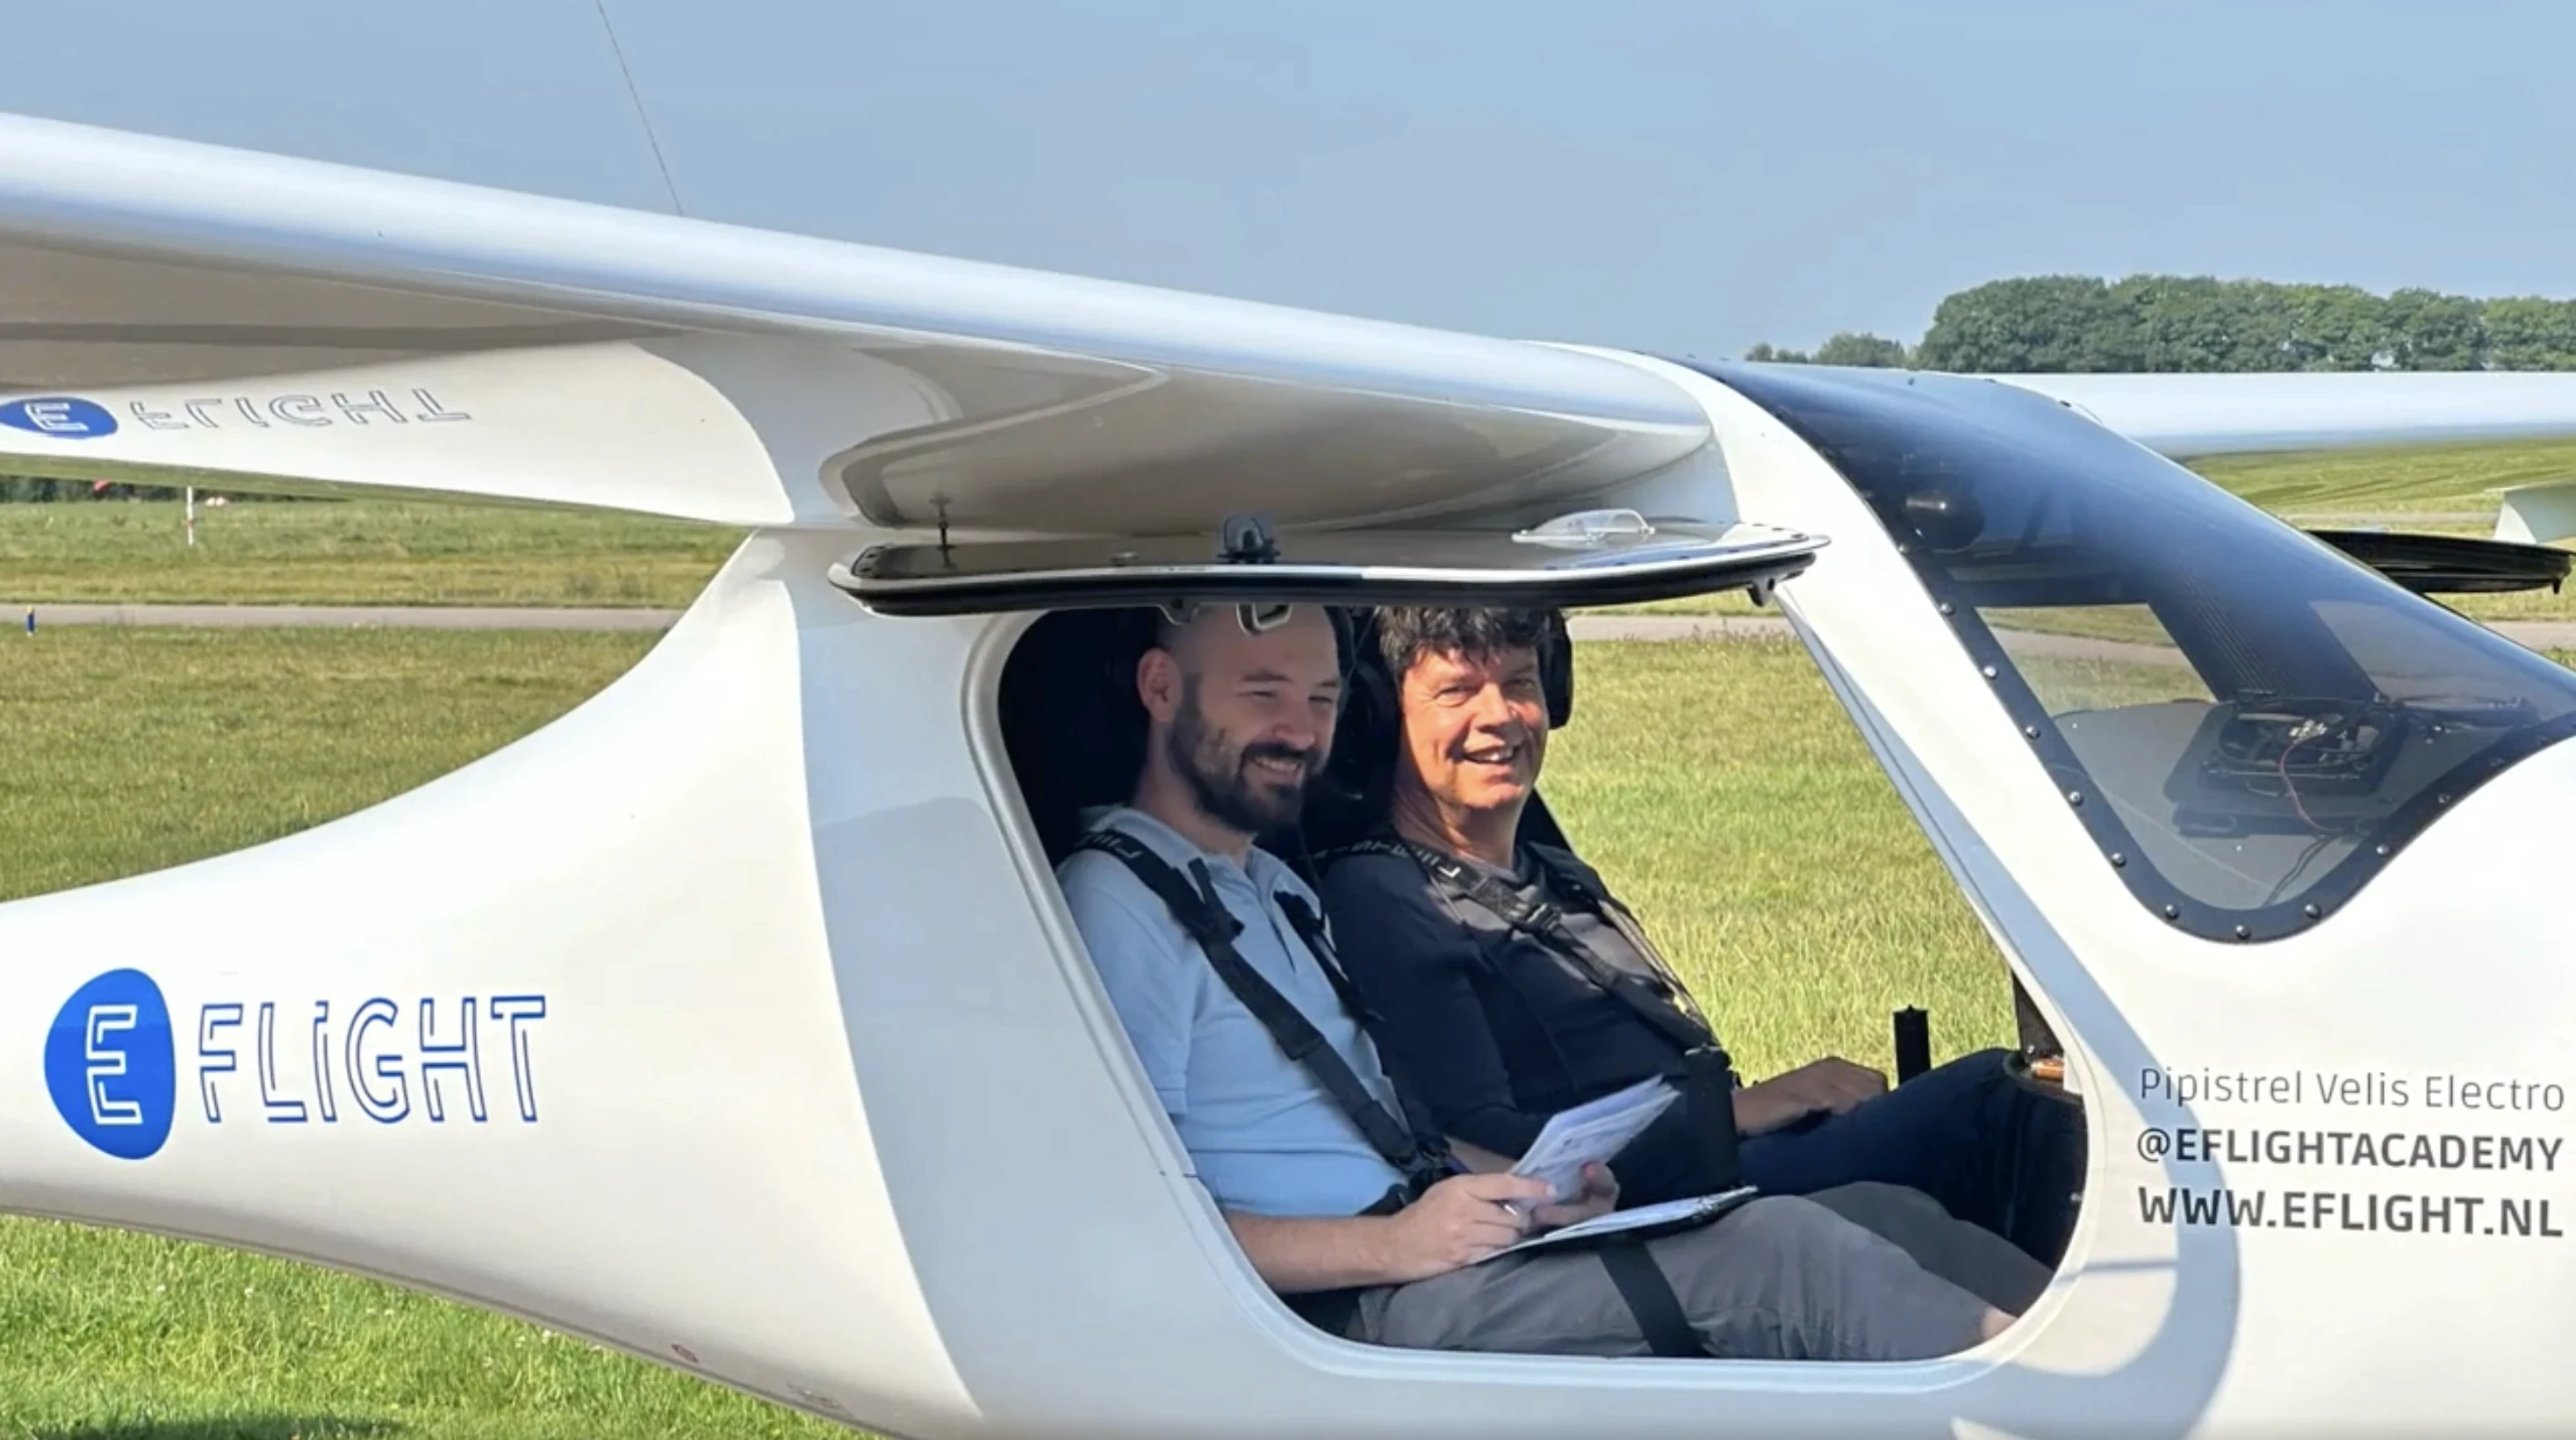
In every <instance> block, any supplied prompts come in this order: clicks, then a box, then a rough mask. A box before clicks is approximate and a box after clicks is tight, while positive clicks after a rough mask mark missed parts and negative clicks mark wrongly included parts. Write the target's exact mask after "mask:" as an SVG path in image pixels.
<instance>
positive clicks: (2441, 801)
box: [2433, 795, 2451, 805]
mask: <svg viewBox="0 0 2576 1440" xmlns="http://www.w3.org/2000/svg"><path fill="white" fill-rule="evenodd" d="M2433 803H2434V804H2436V805H2448V804H2450V803H2451V797H2450V796H2448V795H2436V796H2434V797H2433Z"/></svg>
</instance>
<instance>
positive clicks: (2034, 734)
mask: <svg viewBox="0 0 2576 1440" xmlns="http://www.w3.org/2000/svg"><path fill="white" fill-rule="evenodd" d="M2021 733H2023V734H2024V735H2027V736H2029V737H2030V738H2031V739H2033V740H2036V739H2038V738H2039V727H2038V726H2036V725H2024V726H2023V727H2021Z"/></svg>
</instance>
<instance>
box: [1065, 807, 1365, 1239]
mask: <svg viewBox="0 0 2576 1440" xmlns="http://www.w3.org/2000/svg"><path fill="white" fill-rule="evenodd" d="M1083 821H1084V824H1085V825H1086V826H1088V827H1093V828H1097V827H1098V826H1100V825H1103V824H1108V825H1114V826H1116V827H1117V828H1118V829H1119V830H1121V831H1123V832H1125V833H1126V834H1127V835H1129V836H1130V837H1132V838H1134V839H1136V840H1138V841H1141V842H1143V843H1144V844H1145V845H1146V846H1148V847H1149V848H1151V849H1152V850H1153V852H1154V853H1155V854H1157V855H1160V856H1161V857H1162V858H1163V859H1164V861H1165V862H1167V863H1168V864H1170V865H1171V867H1172V868H1173V869H1174V870H1176V871H1178V872H1180V874H1181V877H1182V879H1183V881H1184V882H1187V881H1188V880H1189V862H1190V861H1192V860H1194V859H1195V860H1200V861H1203V862H1205V864H1206V865H1207V869H1208V875H1209V877H1210V879H1211V880H1213V881H1214V882H1215V885H1216V893H1217V898H1218V899H1219V900H1221V901H1223V902H1224V904H1225V907H1226V909H1227V910H1228V911H1230V912H1232V914H1233V915H1234V918H1235V919H1236V920H1237V921H1238V922H1240V923H1241V924H1242V926H1243V933H1242V934H1240V935H1237V936H1236V937H1235V941H1234V945H1235V949H1236V951H1237V952H1239V953H1240V954H1241V955H1242V956H1243V959H1244V962H1245V963H1246V964H1248V965H1250V966H1251V967H1252V968H1253V970H1255V971H1256V972H1258V973H1259V974H1260V975H1261V977H1262V978H1263V979H1265V980H1268V981H1269V982H1270V983H1271V984H1272V985H1273V986H1275V987H1277V989H1278V991H1279V993H1280V994H1281V995H1283V996H1285V997H1286V998H1287V1000H1288V1002H1289V1003H1290V1004H1292V1005H1294V1006H1296V1007H1297V1010H1298V1012H1299V1013H1300V1014H1302V1015H1304V1016H1305V1017H1306V1020H1307V1023H1309V1024H1311V1025H1313V1026H1314V1027H1315V1029H1316V1030H1317V1031H1319V1032H1321V1033H1322V1035H1323V1037H1324V1040H1325V1042H1326V1043H1327V1044H1330V1045H1331V1046H1332V1047H1333V1048H1334V1049H1335V1050H1338V1051H1340V1052H1341V1055H1342V1058H1343V1060H1344V1061H1346V1062H1348V1063H1349V1065H1350V1067H1351V1073H1352V1074H1354V1075H1357V1076H1359V1077H1360V1080H1361V1082H1362V1083H1363V1084H1366V1085H1367V1086H1368V1087H1369V1088H1370V1089H1371V1090H1372V1091H1374V1092H1376V1094H1377V1095H1378V1098H1379V1102H1380V1103H1381V1104H1384V1105H1386V1107H1387V1112H1388V1113H1389V1114H1390V1115H1397V1116H1399V1118H1400V1116H1401V1112H1400V1111H1398V1110H1397V1109H1396V1106H1395V1099H1394V1095H1393V1091H1392V1089H1391V1088H1390V1087H1389V1085H1388V1084H1387V1081H1386V1072H1385V1069H1384V1067H1383V1066H1382V1065H1381V1064H1380V1063H1379V1060H1378V1054H1377V1049H1376V1047H1375V1046H1374V1045H1373V1044H1371V1043H1370V1041H1369V1038H1368V1036H1367V1035H1366V1034H1364V1033H1362V1031H1361V1030H1360V1028H1359V1025H1358V1023H1357V1022H1356V1021H1355V1020H1353V1019H1352V1017H1351V1016H1350V1014H1349V1012H1348V1011H1346V1010H1345V1009H1344V1008H1343V1005H1342V1000H1341V995H1340V993H1339V992H1338V991H1336V990H1335V989H1334V988H1333V983H1332V981H1331V979H1330V978H1329V977H1327V976H1326V975H1325V974H1324V971H1323V969H1322V967H1321V966H1320V965H1319V964H1318V963H1317V961H1316V960H1315V957H1314V956H1312V955H1310V954H1308V953H1307V951H1306V947H1305V943H1304V942H1303V941H1302V940H1300V939H1299V938H1298V936H1297V931H1296V929H1295V928H1294V927H1293V926H1291V925H1290V924H1289V923H1288V917H1287V916H1286V915H1285V914H1283V913H1282V912H1281V911H1280V909H1279V907H1278V906H1277V905H1276V904H1274V903H1271V901H1270V898H1269V897H1270V896H1272V895H1274V894H1276V893H1279V892H1281V891H1285V892H1287V893H1289V894H1292V895H1295V896H1297V897H1298V898H1299V899H1301V900H1303V901H1305V902H1306V904H1307V905H1308V906H1310V907H1312V908H1313V909H1314V910H1315V912H1316V914H1318V915H1319V916H1320V915H1321V914H1322V907H1321V906H1320V905H1318V904H1317V903H1316V900H1315V895H1314V892H1313V891H1311V890H1309V889H1308V888H1307V887H1306V884H1305V882H1304V881H1302V880H1300V879H1298V878H1297V874H1296V872H1295V871H1293V870H1290V869H1289V868H1288V866H1287V865H1286V864H1285V863H1283V862H1282V861H1280V860H1279V859H1278V858H1277V857H1275V856H1273V855H1270V854H1268V853H1266V852H1264V851H1262V850H1260V849H1258V848H1255V849H1254V850H1253V851H1252V852H1251V853H1250V855H1249V856H1248V857H1247V862H1248V863H1246V864H1241V865H1238V864H1237V863H1235V861H1234V860H1233V859H1232V858H1231V857H1229V856H1226V855H1221V854H1218V853H1216V852H1213V851H1209V850H1203V849H1201V848H1200V847H1199V846H1198V845H1197V844H1195V843H1194V842H1192V841H1191V840H1190V839H1189V838H1188V837H1186V836H1184V835H1182V834H1181V833H1180V832H1179V831H1177V830H1174V829H1172V828H1171V827H1170V826H1168V825H1165V824H1164V823H1162V822H1161V821H1159V820H1156V819H1155V818H1153V817H1152V816H1150V815H1147V814H1145V813H1144V812H1143V811H1140V810H1136V809H1133V808H1130V807H1127V806H1119V807H1116V808H1113V809H1103V810H1095V811H1089V812H1086V813H1085V814H1084V816H1083ZM1056 878H1057V880H1058V881H1059V882H1060V883H1061V884H1062V885H1063V887H1064V896H1065V901H1066V903H1067V904H1068V905H1070V906H1071V907H1072V910H1073V920H1074V924H1075V925H1076V926H1077V927H1078V928H1080V930H1081V931H1082V938H1083V943H1084V945H1085V946H1086V947H1087V948H1088V949H1089V950H1090V952H1091V960H1092V964H1093V965H1094V966H1095V967H1096V968H1097V969H1098V970H1099V972H1100V979H1101V983H1102V984H1103V985H1105V986H1106V987H1107V988H1108V991H1109V999H1110V1003H1111V1004H1113V1005H1114V1006H1116V1007H1117V1010H1118V1018H1119V1020H1120V1021H1121V1023H1123V1024H1124V1025H1125V1026H1126V1029H1127V1036H1128V1039H1129V1040H1130V1041H1132V1042H1133V1043H1134V1045H1135V1047H1136V1053H1137V1055H1138V1057H1139V1058H1140V1059H1142V1060H1143V1061H1144V1065H1145V1074H1146V1076H1147V1077H1148V1078H1149V1079H1150V1080H1151V1081H1152V1082H1153V1085H1154V1090H1155V1093H1156V1094H1158V1095H1160V1096H1161V1097H1162V1101H1163V1108H1164V1110H1165V1111H1167V1112H1169V1114H1170V1115H1171V1117H1172V1124H1173V1126H1174V1128H1176V1129H1177V1130H1178V1131H1179V1132H1180V1137H1181V1143H1182V1145H1183V1146H1185V1147H1186V1148H1187V1149H1188V1150H1189V1152H1190V1157H1191V1159H1192V1160H1193V1161H1194V1162H1195V1164H1196V1167H1197V1169H1198V1174H1199V1180H1200V1182H1201V1183H1203V1184H1205V1185H1206V1186H1207V1188H1208V1191H1209V1193H1210V1194H1212V1195H1214V1196H1215V1197H1216V1202H1217V1204H1218V1205H1220V1206H1222V1207H1223V1208H1225V1209H1228V1210H1240V1211H1244V1212H1247V1213H1250V1214H1256V1215H1282V1216H1334V1215H1356V1214H1358V1213H1359V1212H1360V1211H1362V1210H1365V1209H1367V1208H1368V1207H1369V1206H1371V1205H1374V1204H1376V1203H1377V1202H1378V1201H1379V1200H1380V1199H1382V1198H1383V1197H1384V1196H1385V1195H1386V1192H1387V1190H1388V1188H1389V1187H1391V1186H1393V1185H1395V1184H1397V1183H1399V1182H1400V1181H1402V1180H1403V1178H1404V1176H1403V1174H1402V1172H1401V1171H1398V1170H1397V1169H1396V1168H1395V1167H1394V1166H1392V1165H1389V1164H1388V1163H1387V1162H1386V1160H1385V1159H1384V1158H1383V1157H1381V1156H1380V1155H1379V1154H1378V1153H1377V1151H1376V1149H1375V1148H1374V1147H1372V1146H1371V1145H1370V1144H1369V1143H1368V1137H1367V1136H1366V1135H1363V1134H1362V1133H1361V1132H1360V1129H1359V1127H1358V1126H1357V1125H1356V1124H1354V1123H1353V1122H1352V1121H1351V1118H1350V1117H1349V1116H1348V1115H1345V1114H1344V1113H1342V1109H1341V1107H1340V1106H1338V1105H1336V1104H1334V1103H1333V1097H1332V1095H1331V1093H1330V1092H1329V1091H1327V1090H1325V1089H1324V1087H1323V1086H1322V1085H1321V1084H1319V1083H1317V1082H1316V1080H1315V1079H1314V1077H1312V1076H1310V1075H1308V1074H1307V1073H1306V1070H1305V1067H1303V1066H1301V1065H1298V1064H1297V1063H1296V1062H1294V1061H1292V1060H1290V1059H1289V1058H1288V1057H1287V1056H1285V1055H1282V1054H1280V1053H1279V1047H1278V1045H1277V1044H1276V1043H1275V1042H1274V1041H1272V1039H1271V1038H1270V1032H1269V1031H1268V1030H1265V1029H1263V1028H1262V1025H1261V1022H1260V1021H1259V1020H1257V1019H1255V1018H1253V1014H1252V1012H1251V1011H1250V1010H1247V1009H1245V1008H1244V1005H1243V1002H1242V1001H1240V1000H1237V999H1236V998H1235V997H1234V992H1233V991H1231V990H1229V989H1227V988H1226V984H1225V981H1224V980H1223V979H1221V978H1219V976H1218V975H1217V973H1216V968H1215V967H1214V966H1212V965H1210V964H1209V963H1208V959H1207V956H1206V954H1205V952H1203V951H1202V950H1200V948H1199V944H1198V942H1197V941H1196V940H1194V939H1192V938H1191V937H1190V935H1189V933H1188V932H1187V931H1185V930H1183V929H1182V928H1181V925H1180V922H1179V921H1178V920H1176V919H1174V918H1172V913H1171V911H1170V910H1169V909H1168V908H1167V907H1166V906H1165V905H1164V904H1163V901H1162V898H1161V897H1160V896H1158V895H1156V894H1155V893H1154V892H1153V891H1151V890H1148V889H1146V888H1145V883H1144V882H1143V881H1142V880H1139V879H1137V878H1136V874H1135V872H1134V871H1132V870H1129V869H1128V868H1127V866H1126V863H1125V862H1124V861H1121V860H1119V859H1118V858H1117V857H1116V856H1114V855H1104V854H1102V853H1100V852H1098V851H1096V850H1077V851H1075V852H1074V853H1073V854H1072V855H1071V856H1069V857H1067V858H1066V860H1065V862H1064V863H1063V864H1062V865H1060V866H1058V867H1057V870H1056Z"/></svg>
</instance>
